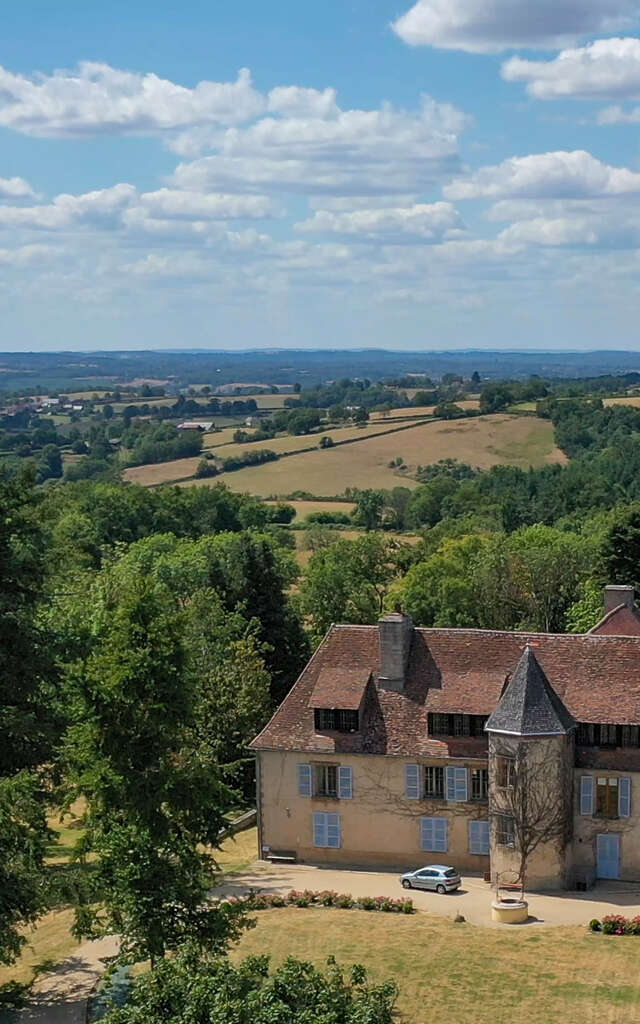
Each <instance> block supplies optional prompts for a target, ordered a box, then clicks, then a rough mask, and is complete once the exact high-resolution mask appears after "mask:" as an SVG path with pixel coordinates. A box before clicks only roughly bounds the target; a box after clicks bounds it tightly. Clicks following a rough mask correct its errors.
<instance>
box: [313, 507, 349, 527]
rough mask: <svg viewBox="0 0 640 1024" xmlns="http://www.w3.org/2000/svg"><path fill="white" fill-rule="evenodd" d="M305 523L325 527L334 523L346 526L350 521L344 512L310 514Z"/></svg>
mask: <svg viewBox="0 0 640 1024" xmlns="http://www.w3.org/2000/svg"><path fill="white" fill-rule="evenodd" d="M306 521H307V523H320V524H321V525H326V524H329V523H335V524H337V525H339V526H348V525H349V523H350V522H351V519H350V518H349V516H348V515H347V513H346V512H329V511H326V510H325V511H323V512H310V513H309V515H308V516H307V519H306Z"/></svg>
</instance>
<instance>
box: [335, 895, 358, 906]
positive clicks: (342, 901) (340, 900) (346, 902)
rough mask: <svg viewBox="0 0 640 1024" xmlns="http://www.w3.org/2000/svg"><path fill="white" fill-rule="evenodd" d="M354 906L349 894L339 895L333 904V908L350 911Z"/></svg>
mask: <svg viewBox="0 0 640 1024" xmlns="http://www.w3.org/2000/svg"><path fill="white" fill-rule="evenodd" d="M354 904H355V900H354V899H353V897H352V896H350V895H349V893H341V894H340V895H339V896H338V897H337V898H336V902H335V906H336V907H338V908H339V909H340V910H351V908H352V907H353V906H354Z"/></svg>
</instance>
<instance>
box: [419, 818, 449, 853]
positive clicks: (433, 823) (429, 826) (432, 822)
mask: <svg viewBox="0 0 640 1024" xmlns="http://www.w3.org/2000/svg"><path fill="white" fill-rule="evenodd" d="M448 827H449V821H448V819H447V818H421V819H420V846H421V848H422V849H423V850H429V851H431V852H433V853H446V852H447V850H448V849H449V837H448Z"/></svg>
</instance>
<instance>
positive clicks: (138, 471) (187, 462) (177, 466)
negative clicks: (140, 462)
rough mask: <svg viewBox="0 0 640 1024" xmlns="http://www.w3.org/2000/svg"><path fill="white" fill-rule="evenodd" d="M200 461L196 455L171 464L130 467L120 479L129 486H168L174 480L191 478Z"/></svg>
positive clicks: (199, 457)
mask: <svg viewBox="0 0 640 1024" xmlns="http://www.w3.org/2000/svg"><path fill="white" fill-rule="evenodd" d="M201 459H202V456H201V455H196V456H194V457H193V458H190V459H173V461H171V462H157V463H154V464H151V465H147V466H130V467H129V469H125V470H124V472H123V474H122V478H123V480H126V481H127V482H128V483H131V484H142V485H143V487H151V486H154V485H156V484H170V483H173V481H175V480H184V479H185V477H189V476H193V474H194V473H195V471H196V469H197V468H198V463H199V462H200V460H201ZM196 482H197V483H199V482H200V481H196Z"/></svg>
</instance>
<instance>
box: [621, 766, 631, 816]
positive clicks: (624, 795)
mask: <svg viewBox="0 0 640 1024" xmlns="http://www.w3.org/2000/svg"><path fill="white" fill-rule="evenodd" d="M618 814H619V816H620V817H621V818H628V817H629V816H630V815H631V779H630V778H629V776H628V775H626V776H623V777H622V778H621V779H620V781H619V783H618Z"/></svg>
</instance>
